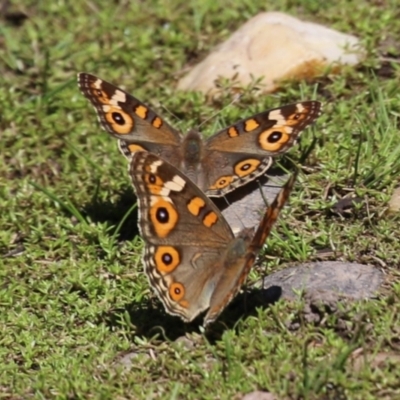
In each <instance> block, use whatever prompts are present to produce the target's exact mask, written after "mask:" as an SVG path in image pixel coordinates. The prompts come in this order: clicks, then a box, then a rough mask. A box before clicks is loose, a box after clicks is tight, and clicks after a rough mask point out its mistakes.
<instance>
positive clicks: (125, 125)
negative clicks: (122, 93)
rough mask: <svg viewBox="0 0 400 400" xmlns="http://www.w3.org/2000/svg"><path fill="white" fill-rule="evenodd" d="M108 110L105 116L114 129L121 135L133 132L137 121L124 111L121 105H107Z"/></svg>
mask: <svg viewBox="0 0 400 400" xmlns="http://www.w3.org/2000/svg"><path fill="white" fill-rule="evenodd" d="M107 108H108V110H107V112H106V113H105V115H104V117H105V119H106V120H107V122H108V123H109V124H110V125H111V127H112V129H113V131H115V132H116V133H118V134H120V135H126V134H127V133H130V132H132V130H133V128H134V126H135V122H134V121H133V119H132V118H131V117H130V116H129V114H127V113H126V112H124V111H122V110H121V109H120V108H119V107H107Z"/></svg>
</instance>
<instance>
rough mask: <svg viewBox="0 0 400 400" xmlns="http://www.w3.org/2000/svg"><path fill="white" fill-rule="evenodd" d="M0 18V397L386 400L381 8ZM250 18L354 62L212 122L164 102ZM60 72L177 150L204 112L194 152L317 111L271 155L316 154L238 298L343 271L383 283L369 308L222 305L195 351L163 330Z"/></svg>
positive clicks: (392, 178) (390, 40) (198, 334)
mask: <svg viewBox="0 0 400 400" xmlns="http://www.w3.org/2000/svg"><path fill="white" fill-rule="evenodd" d="M7 3H8V2H5V1H3V2H2V5H1V7H2V10H1V11H2V12H1V13H0V15H1V17H2V19H1V21H0V59H1V60H2V61H1V63H0V82H1V89H2V90H1V91H0V105H1V114H0V139H1V140H0V209H1V213H0V224H1V227H2V229H1V231H0V252H1V254H2V257H1V258H0V360H1V362H0V397H1V398H13V399H18V398H24V399H26V398H30V397H35V398H41V399H43V398H70V399H72V398H74V399H75V398H85V399H87V398H113V399H122V398H133V399H138V398H146V399H147V398H165V399H200V398H204V399H215V398H221V399H232V398H237V399H239V398H241V396H242V395H243V394H246V393H249V392H252V391H255V390H263V391H269V392H272V393H275V394H276V395H277V396H278V397H279V398H280V399H299V398H306V399H328V398H331V399H339V398H348V399H373V398H379V399H395V398H400V389H399V381H400V369H399V368H398V365H399V354H400V342H399V337H400V320H399V318H400V317H399V316H400V301H399V300H400V284H399V282H398V280H399V266H400V241H399V225H400V223H399V217H398V216H397V217H396V216H395V215H390V214H388V213H387V203H388V201H389V199H390V195H391V193H392V191H393V189H394V187H395V186H396V185H398V184H399V176H400V134H399V115H400V91H399V81H400V69H399V61H400V48H399V47H398V46H399V43H398V40H397V39H398V38H399V37H400V18H399V14H400V10H399V7H398V2H397V0H396V1H394V0H393V1H372V0H371V1H362V0H357V1H348V0H346V1H344V0H343V1H336V2H326V3H322V2H318V1H309V0H304V1H279V2H270V3H268V4H270V5H269V6H267V7H266V6H265V4H266V2H265V1H252V2H248V1H243V0H241V1H239V0H238V1H230V2H229V7H228V6H227V4H228V2H226V3H224V2H215V1H196V2H187V1H185V2H184V1H161V0H160V1H149V2H127V1H125V2H117V1H115V2H105V1H104V2H90V1H77V2H64V1H41V2H37V1H28V0H26V1H24V2H23V3H24V6H17V2H15V5H13V4H8V5H7ZM21 3H22V2H21ZM320 4H323V5H320ZM264 10H276V11H285V12H288V13H290V14H292V15H294V16H298V17H300V18H303V19H307V20H310V21H315V22H318V23H322V24H325V25H327V26H330V27H333V28H336V29H338V30H341V31H343V32H346V33H351V34H354V35H356V36H358V37H360V38H361V40H362V43H363V45H364V46H365V47H366V49H367V58H366V60H365V62H364V63H363V65H362V66H360V67H358V68H357V69H352V68H348V69H345V70H344V71H343V72H342V73H341V74H340V75H339V76H333V75H329V74H326V75H325V76H323V77H321V78H320V79H318V80H316V81H314V82H308V83H305V82H302V83H290V84H287V85H285V86H284V88H283V89H282V90H281V91H279V93H276V94H274V95H273V96H261V97H257V96H255V94H254V91H253V90H251V89H252V88H248V89H247V90H246V91H245V93H244V95H243V97H242V99H241V100H240V101H239V102H238V103H236V104H234V105H233V106H229V107H226V106H227V105H228V104H229V102H230V98H229V96H228V95H227V96H223V97H222V98H221V100H220V101H219V102H218V103H214V104H206V103H205V101H204V97H203V96H201V95H197V94H186V93H176V92H175V91H174V87H175V84H176V80H177V79H178V78H179V76H180V75H181V74H182V73H183V70H184V68H185V67H186V66H188V65H190V64H191V63H193V62H195V61H196V60H197V59H200V58H201V57H203V56H204V55H206V54H207V52H208V51H209V50H210V49H212V48H213V46H214V45H216V44H218V43H219V42H221V41H222V40H224V39H225V38H227V37H228V36H229V34H230V33H231V32H232V31H233V30H235V29H236V28H238V27H239V26H240V25H241V24H242V23H243V22H244V21H246V20H247V19H248V18H249V17H251V16H253V15H255V14H256V13H257V12H259V11H264ZM25 16H27V18H25ZM79 71H87V72H92V73H95V74H96V75H98V76H100V77H103V78H104V79H107V80H109V81H112V82H115V83H118V84H119V85H120V86H123V87H125V88H126V89H127V90H128V91H130V92H132V93H134V94H135V95H136V96H137V97H138V98H140V99H142V100H143V101H145V102H147V103H148V104H151V105H152V106H153V108H155V109H156V110H158V111H159V112H160V113H161V114H162V115H164V116H165V117H167V118H168V119H169V121H170V122H171V123H172V124H173V125H174V126H177V127H179V128H180V129H182V130H183V131H186V130H187V129H189V128H191V127H195V126H197V125H199V124H200V123H201V122H202V121H204V120H205V119H207V118H209V117H210V116H212V115H213V114H215V112H216V111H218V110H220V109H221V108H222V111H221V112H220V114H218V115H217V116H216V117H215V118H213V119H212V120H211V121H209V122H208V123H207V124H206V125H205V126H203V128H202V129H203V131H204V134H206V135H208V134H211V133H212V132H214V131H216V130H217V129H220V128H222V127H223V126H225V125H227V124H229V123H233V122H235V121H237V120H239V119H241V118H243V117H245V116H250V115H252V114H253V113H255V112H258V111H262V110H264V109H267V108H271V107H274V106H277V105H279V104H285V103H289V102H293V101H297V100H299V99H309V98H315V99H318V100H320V101H321V102H323V103H324V115H323V116H322V117H321V118H320V120H319V121H318V124H317V125H316V127H315V128H314V129H313V130H308V131H307V132H306V133H305V134H304V135H303V140H302V146H301V147H300V148H299V147H296V148H295V149H293V150H292V151H291V152H290V155H291V156H292V157H293V158H295V159H298V158H299V157H300V153H301V151H302V149H303V148H305V147H306V145H307V144H308V143H310V142H311V139H312V136H313V134H315V136H316V137H317V147H316V148H315V150H314V151H313V153H312V155H311V156H310V157H309V158H308V161H307V162H306V164H305V166H306V168H305V171H304V173H303V174H302V175H301V177H300V180H299V182H298V184H297V186H296V190H295V192H294V193H293V195H292V198H291V201H290V205H289V206H288V207H287V208H286V209H285V210H284V213H283V216H282V218H281V219H280V221H279V222H278V224H277V226H276V228H275V229H274V234H273V235H272V237H271V238H270V240H268V247H267V248H266V250H265V254H264V253H263V254H262V257H261V261H262V264H261V266H259V267H255V268H254V269H253V270H252V272H251V274H250V276H249V280H248V283H249V285H250V287H252V284H253V283H254V282H257V281H259V279H260V278H261V277H262V275H263V274H264V273H265V271H266V272H268V273H271V272H273V271H277V270H280V269H282V268H285V266H286V265H287V264H288V263H290V265H291V266H293V265H296V263H299V262H305V261H307V262H312V261H323V260H325V261H327V260H339V261H356V262H359V263H362V264H370V265H373V266H374V267H376V268H379V269H380V270H381V271H382V272H383V273H384V276H385V284H384V285H383V287H382V290H381V293H380V295H379V296H378V297H377V298H375V299H373V300H370V301H361V302H355V303H347V302H346V303H341V302H339V303H336V304H335V305H334V306H325V307H320V308H319V309H318V310H319V314H318V315H319V317H318V318H314V319H312V318H311V319H310V318H307V315H309V313H308V310H309V309H310V307H311V308H312V306H313V304H312V302H311V301H310V300H309V299H308V298H307V296H306V294H305V295H304V297H303V298H304V300H302V301H296V302H288V301H281V302H277V303H276V304H274V305H271V306H257V307H256V306H255V305H256V303H254V302H251V301H250V299H251V296H247V297H246V296H244V295H243V294H241V295H239V296H238V297H237V299H236V301H235V302H234V303H233V304H232V307H230V308H229V309H228V310H226V312H225V313H224V314H223V315H222V316H221V318H220V319H219V320H218V321H217V322H216V323H215V324H214V325H213V326H212V327H211V328H210V330H209V331H207V332H206V333H203V332H202V331H201V330H199V323H200V322H201V320H197V321H195V322H194V323H192V324H184V323H182V322H181V321H180V320H179V319H177V318H174V317H170V316H167V315H166V314H165V312H164V310H163V307H162V305H161V304H160V303H159V302H158V301H157V300H156V299H155V296H154V295H153V293H152V291H151V289H150V288H149V285H148V282H147V279H146V277H145V276H144V273H143V269H142V264H141V259H140V254H141V249H142V246H143V243H142V241H141V239H140V237H138V236H137V228H136V211H134V212H133V213H131V214H129V210H130V209H131V208H132V206H133V205H134V204H135V201H136V200H135V197H134V195H133V192H132V189H131V187H130V182H129V179H128V176H127V173H126V162H125V160H124V159H123V157H122V156H121V155H120V154H119V152H118V151H117V149H116V143H115V140H114V139H113V138H111V137H109V136H108V135H107V134H106V133H105V132H104V131H102V130H101V129H100V128H99V125H98V123H97V120H96V117H95V113H94V111H93V109H92V107H91V106H90V105H89V104H88V102H87V101H86V99H84V97H83V96H82V95H81V94H80V93H79V91H78V89H77V85H76V74H77V72H79ZM352 195H354V196H356V197H357V199H358V200H357V201H356V204H355V205H352V203H351V202H349V201H348V200H347V198H348V197H349V196H352ZM125 217H127V218H126V219H125ZM266 265H267V267H265V266H266ZM244 305H245V306H244ZM121 360H122V361H123V362H122V361H121ZM127 360H128V361H127ZM396 365H397V368H395V366H396ZM124 366H125V367H124Z"/></svg>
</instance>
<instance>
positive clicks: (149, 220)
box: [129, 151, 297, 326]
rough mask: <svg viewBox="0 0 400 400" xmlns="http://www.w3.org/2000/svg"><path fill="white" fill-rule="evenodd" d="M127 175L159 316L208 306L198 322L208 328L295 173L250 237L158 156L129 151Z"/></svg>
mask: <svg viewBox="0 0 400 400" xmlns="http://www.w3.org/2000/svg"><path fill="white" fill-rule="evenodd" d="M129 175H130V177H131V180H132V184H133V186H134V189H135V191H136V195H137V198H138V204H139V229H140V232H141V235H142V237H143V239H144V242H145V247H144V253H143V263H144V269H145V273H146V275H147V277H148V279H149V283H150V286H151V287H152V288H153V289H154V291H155V292H156V294H157V295H158V297H159V298H160V299H161V301H162V303H163V304H164V307H165V309H166V311H167V312H168V313H169V314H172V315H177V316H179V317H180V318H182V319H183V320H184V321H187V322H188V321H192V320H193V319H194V318H195V317H196V316H197V315H199V314H200V313H201V312H203V311H205V310H206V309H208V311H207V313H206V315H205V318H204V323H203V325H204V326H207V325H208V324H210V323H211V322H213V321H214V320H215V319H216V318H217V317H218V316H219V314H220V313H221V312H222V311H223V310H224V309H225V307H226V306H227V304H228V303H229V302H230V301H231V300H232V298H233V297H234V296H235V295H236V294H237V292H238V291H239V290H240V287H241V286H242V284H243V282H244V281H245V279H246V277H247V275H248V273H249V271H250V269H251V267H252V266H253V264H254V262H255V259H256V257H257V255H258V253H259V251H260V249H261V247H262V246H263V244H264V242H265V240H266V238H267V237H268V235H269V234H270V232H271V228H272V226H273V224H274V222H275V221H276V219H277V218H278V215H279V212H280V210H281V209H282V207H283V206H284V204H285V203H286V201H287V199H288V197H289V194H290V192H291V190H292V188H293V185H294V183H295V180H296V176H297V173H295V174H294V175H292V177H291V178H290V179H289V180H288V181H287V183H286V184H285V185H284V186H283V188H282V189H281V191H280V192H279V194H278V195H277V197H276V198H275V200H274V201H273V202H272V204H271V205H270V206H269V207H268V208H267V210H266V211H265V214H264V216H263V218H262V220H261V222H260V224H259V226H258V227H257V229H256V230H255V233H254V229H253V228H250V229H249V228H245V229H243V230H242V231H241V232H240V233H239V234H238V235H237V236H236V237H235V236H234V234H233V232H232V229H231V228H230V226H229V224H228V223H227V221H226V220H225V218H224V217H223V215H222V214H221V212H220V211H219V209H218V208H217V207H216V206H215V204H214V203H213V201H212V200H211V199H209V198H208V197H207V196H206V195H205V194H204V193H203V192H202V191H201V190H200V189H199V187H197V186H196V185H195V184H194V183H193V181H191V180H190V179H189V178H188V177H187V176H186V175H184V174H183V173H182V172H181V171H180V170H178V169H177V168H176V167H175V166H173V165H172V164H170V163H168V162H167V161H165V160H163V159H161V158H160V157H159V156H157V155H155V154H152V153H149V152H143V151H138V152H135V153H134V154H133V156H132V158H131V161H130V165H129Z"/></svg>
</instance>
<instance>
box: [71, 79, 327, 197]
mask: <svg viewBox="0 0 400 400" xmlns="http://www.w3.org/2000/svg"><path fill="white" fill-rule="evenodd" d="M78 84H79V88H80V90H81V91H82V93H83V94H84V96H85V97H86V98H87V99H88V100H89V101H90V102H91V103H92V105H93V106H94V108H95V110H96V112H97V115H98V117H99V120H100V123H101V125H102V127H103V128H104V129H105V130H106V131H107V132H108V133H110V134H111V135H112V136H114V137H116V138H117V139H118V142H119V148H120V150H121V152H122V153H123V154H124V155H125V156H126V157H127V158H128V159H129V158H130V157H131V155H132V154H134V153H136V152H137V151H143V150H145V151H149V152H151V153H154V154H156V155H158V156H159V157H161V158H162V159H164V160H166V161H168V162H169V163H171V164H173V165H174V166H175V167H176V168H178V169H179V170H180V171H182V172H183V173H184V174H185V175H186V176H187V177H188V178H190V179H191V180H192V181H193V182H194V183H195V184H196V185H197V186H199V188H200V189H201V190H202V191H204V192H205V193H206V194H207V196H209V197H221V196H224V195H225V194H227V193H229V192H231V191H232V190H234V189H235V188H237V187H240V186H242V185H244V184H246V183H247V182H250V181H252V180H254V179H255V178H257V177H258V176H260V175H262V174H263V173H264V172H265V171H266V170H267V169H268V168H269V167H270V166H271V164H272V157H273V156H276V155H278V154H282V153H285V152H286V151H288V150H289V149H290V148H291V147H292V146H293V145H294V144H295V142H296V140H297V138H298V137H299V135H300V133H301V132H302V131H303V130H304V129H305V128H306V127H308V126H309V125H310V124H311V123H312V122H314V121H315V120H316V119H317V118H318V117H319V116H320V114H321V103H320V102H318V101H301V102H298V103H294V104H289V105H285V106H282V107H278V108H274V109H272V110H268V111H264V112H262V113H259V114H256V115H254V116H252V117H250V118H246V119H243V120H241V121H239V122H237V123H235V124H233V125H231V126H229V127H227V128H224V129H222V130H221V131H219V132H217V133H215V134H214V135H212V136H211V137H209V138H208V139H203V137H202V136H201V134H200V133H199V132H198V131H196V130H191V131H190V132H189V133H188V134H187V135H184V136H183V135H182V134H181V133H180V132H178V131H177V130H175V129H174V128H172V127H171V126H170V125H169V124H168V123H167V122H166V121H165V120H164V119H162V118H161V117H159V116H158V115H157V114H156V113H155V112H154V111H153V110H151V109H150V108H149V107H147V106H146V105H144V104H143V103H142V102H141V101H139V100H138V99H136V98H135V97H133V96H132V95H130V94H128V93H127V92H125V91H123V90H122V89H119V88H118V87H116V86H114V85H112V84H111V83H109V82H106V81H104V80H102V79H100V78H98V77H96V76H94V75H90V74H87V73H83V72H82V73H80V74H79V75H78Z"/></svg>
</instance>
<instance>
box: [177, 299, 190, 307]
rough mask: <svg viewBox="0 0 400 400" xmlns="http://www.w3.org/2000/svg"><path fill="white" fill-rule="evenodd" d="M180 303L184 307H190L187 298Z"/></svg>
mask: <svg viewBox="0 0 400 400" xmlns="http://www.w3.org/2000/svg"><path fill="white" fill-rule="evenodd" d="M179 305H180V306H181V307H183V308H189V302H188V301H187V300H181V301H180V302H179Z"/></svg>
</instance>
